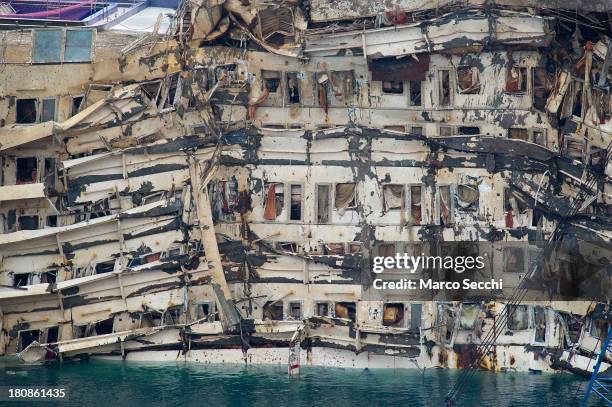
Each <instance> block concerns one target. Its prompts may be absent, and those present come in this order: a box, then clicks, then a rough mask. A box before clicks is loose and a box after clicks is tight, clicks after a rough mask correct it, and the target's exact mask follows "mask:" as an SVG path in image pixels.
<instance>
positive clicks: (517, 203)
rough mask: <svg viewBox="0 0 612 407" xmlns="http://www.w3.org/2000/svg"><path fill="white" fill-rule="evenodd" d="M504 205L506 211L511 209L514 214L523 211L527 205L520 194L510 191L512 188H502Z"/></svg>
mask: <svg viewBox="0 0 612 407" xmlns="http://www.w3.org/2000/svg"><path fill="white" fill-rule="evenodd" d="M504 206H505V210H506V212H510V211H512V212H513V213H514V214H517V213H525V212H526V211H527V209H529V206H528V205H527V203H526V202H525V201H524V200H523V199H522V198H521V196H520V195H518V194H517V193H515V192H514V191H512V188H505V189H504Z"/></svg>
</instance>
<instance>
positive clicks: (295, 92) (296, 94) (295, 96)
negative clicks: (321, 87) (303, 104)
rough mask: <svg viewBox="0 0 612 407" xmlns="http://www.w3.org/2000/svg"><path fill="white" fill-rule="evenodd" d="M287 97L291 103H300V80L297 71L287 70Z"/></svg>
mask: <svg viewBox="0 0 612 407" xmlns="http://www.w3.org/2000/svg"><path fill="white" fill-rule="evenodd" d="M287 98H288V102H289V103H300V82H299V80H298V73H297V72H287Z"/></svg>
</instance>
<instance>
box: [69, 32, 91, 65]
mask: <svg viewBox="0 0 612 407" xmlns="http://www.w3.org/2000/svg"><path fill="white" fill-rule="evenodd" d="M92 39H93V30H66V46H65V50H64V62H86V61H90V60H91V46H92Z"/></svg>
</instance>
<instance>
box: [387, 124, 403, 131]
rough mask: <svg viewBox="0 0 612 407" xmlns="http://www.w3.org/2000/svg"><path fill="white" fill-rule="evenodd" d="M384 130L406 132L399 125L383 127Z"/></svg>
mask: <svg viewBox="0 0 612 407" xmlns="http://www.w3.org/2000/svg"><path fill="white" fill-rule="evenodd" d="M383 128H384V129H385V130H391V131H399V132H402V133H404V132H405V131H406V127H404V126H403V125H401V124H398V125H392V126H384V127H383Z"/></svg>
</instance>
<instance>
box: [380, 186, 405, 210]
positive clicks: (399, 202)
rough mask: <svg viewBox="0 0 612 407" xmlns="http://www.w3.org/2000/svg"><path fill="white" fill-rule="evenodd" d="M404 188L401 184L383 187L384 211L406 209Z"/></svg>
mask: <svg viewBox="0 0 612 407" xmlns="http://www.w3.org/2000/svg"><path fill="white" fill-rule="evenodd" d="M404 201H405V200H404V186H403V185H399V184H388V185H383V210H384V211H385V212H387V211H390V210H392V209H400V210H403V209H404Z"/></svg>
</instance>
